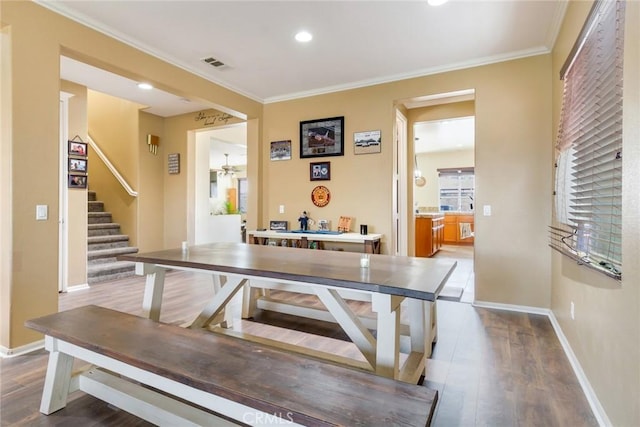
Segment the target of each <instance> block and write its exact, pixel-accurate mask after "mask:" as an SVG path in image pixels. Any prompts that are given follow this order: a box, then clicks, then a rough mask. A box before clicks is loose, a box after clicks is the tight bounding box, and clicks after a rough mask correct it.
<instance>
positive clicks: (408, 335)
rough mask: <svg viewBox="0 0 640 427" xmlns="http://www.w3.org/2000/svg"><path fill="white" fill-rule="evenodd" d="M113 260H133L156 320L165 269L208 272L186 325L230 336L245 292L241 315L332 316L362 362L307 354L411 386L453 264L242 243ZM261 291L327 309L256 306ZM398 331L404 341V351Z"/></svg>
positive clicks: (427, 346) (431, 334)
mask: <svg viewBox="0 0 640 427" xmlns="http://www.w3.org/2000/svg"><path fill="white" fill-rule="evenodd" d="M363 257H366V260H367V261H366V262H363ZM118 259H119V260H122V261H133V262H135V263H136V274H139V275H145V276H146V285H145V293H144V299H143V309H144V310H145V313H146V315H147V316H148V317H149V318H151V319H154V320H156V321H158V320H159V319H160V314H161V308H162V292H163V289H164V277H165V272H166V271H167V270H170V269H179V270H191V271H197V272H204V273H208V274H211V276H212V279H213V287H214V289H215V293H214V295H213V297H212V298H211V300H210V301H207V302H206V304H205V306H204V309H203V310H202V311H201V312H200V314H199V315H198V316H197V317H196V319H195V320H194V321H193V322H192V323H191V324H190V325H188V327H190V328H206V329H210V330H213V331H215V332H220V333H227V334H233V331H232V328H230V326H231V324H230V323H231V318H230V315H229V310H227V311H226V312H225V307H226V306H227V304H228V303H229V302H230V301H231V300H232V299H233V298H234V297H235V296H236V295H237V294H238V293H239V292H241V291H243V290H244V292H243V297H242V300H243V310H242V311H243V314H242V315H243V317H246V318H248V317H251V316H252V314H253V310H255V309H256V307H258V308H263V309H273V310H276V311H283V312H287V313H289V314H295V315H301V316H305V317H310V318H318V319H323V320H324V319H325V317H326V316H331V317H332V318H333V321H335V322H336V323H338V324H340V326H341V327H342V329H343V330H344V331H345V333H346V334H347V335H348V336H349V338H350V339H351V340H352V342H353V343H354V344H355V345H356V346H357V348H358V349H359V350H360V352H361V353H362V355H363V356H364V359H365V360H366V361H364V362H363V361H362V360H355V359H351V358H345V357H341V356H337V355H332V354H329V353H324V352H322V353H321V352H311V355H312V356H315V357H319V358H322V359H327V360H329V361H331V362H333V363H339V364H343V365H347V366H351V367H354V368H358V369H362V370H365V371H370V372H373V373H376V374H378V375H381V376H385V377H390V378H394V379H397V380H402V381H406V382H412V383H416V382H418V381H419V380H420V378H421V377H422V376H423V375H424V369H425V359H426V357H428V356H429V355H430V354H431V347H432V345H433V344H434V342H435V341H436V339H437V316H436V300H437V297H438V294H439V293H440V291H441V289H442V288H443V286H444V285H445V283H446V281H447V279H448V278H449V276H450V275H451V273H452V272H453V270H454V269H455V266H456V262H455V261H451V260H442V259H432V258H416V257H406V256H390V255H380V254H360V253H354V252H337V251H313V250H301V249H297V248H287V247H278V246H261V245H249V244H243V243H211V244H207V245H197V246H190V247H188V248H187V249H186V250H183V249H169V250H162V251H157V252H148V253H140V254H130V255H122V256H120V257H118ZM365 265H366V266H365ZM265 289H266V290H273V289H278V290H284V291H291V292H301V293H306V294H312V295H316V296H317V297H318V298H319V300H320V301H321V302H322V304H323V305H324V307H325V308H324V309H322V310H318V309H317V308H311V307H293V308H291V309H286V308H283V305H277V304H275V305H274V304H269V303H268V301H267V304H265V305H263V307H259V304H258V303H259V302H260V299H261V298H267V299H268V292H265V291H264V290H265ZM350 299H358V300H365V301H370V302H371V309H372V312H373V313H374V314H375V316H374V317H373V318H370V319H365V318H363V317H362V316H358V315H357V314H356V313H354V312H353V310H352V309H351V308H350V306H349V304H348V300H350ZM403 311H406V312H404V313H403ZM322 313H324V314H322ZM403 314H404V315H403ZM401 318H403V319H407V321H406V323H401ZM219 325H222V326H223V327H219ZM224 326H226V327H227V328H226V329H225V328H224ZM372 330H375V332H373V331H372ZM374 334H375V335H374ZM237 335H241V336H242V338H244V339H255V340H256V341H258V340H259V341H261V342H265V341H267V340H264V339H260V338H257V337H251V336H248V334H237ZM402 336H404V337H405V338H404V339H405V341H406V340H407V339H408V341H409V346H408V349H403V351H401V345H400V341H401V337H402ZM269 344H271V345H274V346H278V347H282V348H286V349H287V350H293V351H300V352H302V353H306V354H310V350H308V349H306V350H305V349H295V348H293V346H292V345H291V344H284V343H279V342H277V341H273V340H269ZM405 347H406V346H405ZM403 355H404V356H403ZM401 360H402V364H401Z"/></svg>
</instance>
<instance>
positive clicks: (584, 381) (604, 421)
mask: <svg viewBox="0 0 640 427" xmlns="http://www.w3.org/2000/svg"><path fill="white" fill-rule="evenodd" d="M473 306H474V307H480V308H489V309H496V310H505V311H516V312H520V313H531V314H542V315H546V316H547V317H548V318H549V321H550V322H551V326H553V330H554V331H555V333H556V336H557V337H558V340H559V341H560V345H562V349H563V350H564V354H565V355H566V356H567V359H569V363H570V364H571V368H572V369H573V372H574V373H575V375H576V377H577V378H578V382H579V383H580V387H582V391H583V393H584V395H585V397H586V398H587V402H589V406H590V407H591V410H592V411H593V415H594V416H595V417H596V420H597V421H598V424H599V425H601V426H611V425H612V424H611V421H610V420H609V417H608V416H607V413H606V412H605V410H604V408H603V407H602V404H601V403H600V400H598V396H597V395H596V393H595V391H594V390H593V387H591V383H590V382H589V379H588V378H587V375H586V374H585V373H584V370H583V369H582V365H580V361H579V360H578V358H577V357H576V355H575V353H574V352H573V349H572V348H571V344H569V340H567V337H566V336H565V335H564V332H563V331H562V327H560V324H559V323H558V319H556V316H555V314H553V311H552V310H550V309H548V308H540V307H528V306H523V305H511V304H499V303H494V302H487V301H474V303H473Z"/></svg>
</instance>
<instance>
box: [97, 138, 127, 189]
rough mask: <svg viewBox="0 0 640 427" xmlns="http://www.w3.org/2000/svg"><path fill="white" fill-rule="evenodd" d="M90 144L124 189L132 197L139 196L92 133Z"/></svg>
mask: <svg viewBox="0 0 640 427" xmlns="http://www.w3.org/2000/svg"><path fill="white" fill-rule="evenodd" d="M89 145H90V146H91V148H93V150H94V151H95V152H96V154H97V155H98V157H100V159H101V160H102V161H103V162H104V164H105V165H106V166H107V168H108V169H109V170H110V171H111V173H112V174H113V176H114V177H115V178H116V179H117V180H118V182H119V183H120V185H122V187H123V188H124V190H125V191H126V192H127V193H128V194H129V195H130V196H131V197H138V192H137V191H135V190H134V189H133V188H131V186H130V185H129V183H128V182H127V181H126V180H125V179H124V178H123V177H122V175H120V172H118V170H117V169H116V167H115V166H113V164H112V163H111V162H110V161H109V159H108V158H107V156H106V155H105V154H104V153H103V152H102V150H101V149H100V147H98V144H96V142H95V141H94V140H93V138H91V135H89Z"/></svg>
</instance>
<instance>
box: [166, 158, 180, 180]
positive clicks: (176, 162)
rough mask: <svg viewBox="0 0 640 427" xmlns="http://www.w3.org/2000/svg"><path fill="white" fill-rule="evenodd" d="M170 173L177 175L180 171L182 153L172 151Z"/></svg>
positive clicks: (169, 159) (169, 161) (169, 160)
mask: <svg viewBox="0 0 640 427" xmlns="http://www.w3.org/2000/svg"><path fill="white" fill-rule="evenodd" d="M168 166H169V174H170V175H175V174H179V173H180V153H171V154H169V156H168Z"/></svg>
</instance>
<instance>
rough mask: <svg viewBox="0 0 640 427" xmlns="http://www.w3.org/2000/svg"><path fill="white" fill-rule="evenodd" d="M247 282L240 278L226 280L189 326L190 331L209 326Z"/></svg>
mask: <svg viewBox="0 0 640 427" xmlns="http://www.w3.org/2000/svg"><path fill="white" fill-rule="evenodd" d="M246 282H247V279H244V278H241V277H233V278H230V279H228V280H227V283H225V285H224V286H222V287H221V288H220V292H217V293H216V294H215V295H214V296H213V298H212V299H211V301H210V302H209V303H208V304H207V305H206V306H205V307H204V309H203V310H202V312H201V313H200V314H199V315H198V317H197V318H196V320H194V321H193V323H192V324H191V325H190V326H189V328H191V329H195V328H204V327H206V326H208V325H209V324H211V323H212V322H213V320H214V319H215V318H216V316H218V314H220V313H221V312H222V310H223V309H224V307H225V306H226V305H227V303H228V302H229V301H231V299H232V298H233V297H234V296H235V294H236V293H238V291H239V290H240V289H242V287H243V286H244V284H245V283H246Z"/></svg>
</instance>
